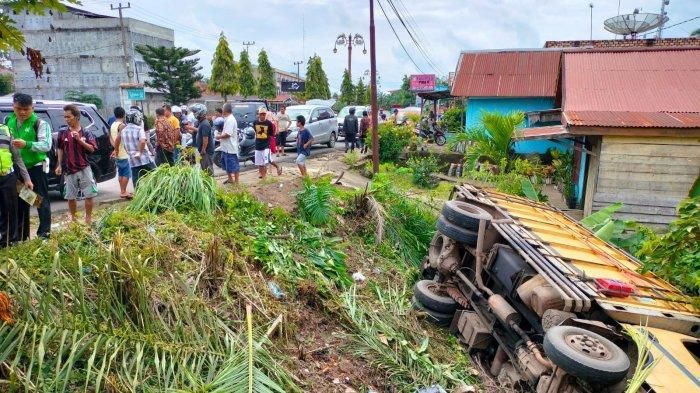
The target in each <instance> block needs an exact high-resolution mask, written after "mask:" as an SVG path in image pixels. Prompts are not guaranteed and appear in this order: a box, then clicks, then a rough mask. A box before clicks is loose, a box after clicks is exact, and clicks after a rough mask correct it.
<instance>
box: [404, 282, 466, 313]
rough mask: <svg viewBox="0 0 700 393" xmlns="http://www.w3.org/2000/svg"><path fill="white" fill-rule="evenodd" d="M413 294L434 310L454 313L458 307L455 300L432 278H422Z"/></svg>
mask: <svg viewBox="0 0 700 393" xmlns="http://www.w3.org/2000/svg"><path fill="white" fill-rule="evenodd" d="M413 296H414V297H415V298H416V300H418V302H419V303H420V304H422V305H424V306H425V307H426V308H429V309H431V310H433V311H437V312H441V313H445V314H452V313H454V312H455V310H456V309H457V302H455V301H454V299H452V298H451V297H450V295H448V294H447V292H445V291H443V290H442V286H441V285H440V284H438V283H436V282H435V281H432V280H421V281H418V282H417V283H416V285H415V286H414V287H413Z"/></svg>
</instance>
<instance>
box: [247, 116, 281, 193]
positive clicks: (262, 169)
mask: <svg viewBox="0 0 700 393" xmlns="http://www.w3.org/2000/svg"><path fill="white" fill-rule="evenodd" d="M266 117H267V109H265V107H264V106H261V107H260V109H258V119H257V120H255V121H254V122H253V129H254V130H255V165H256V166H257V167H258V172H259V173H260V178H261V179H265V177H266V176H267V166H268V165H269V164H270V138H271V137H272V127H273V125H272V122H271V121H269V120H267V119H266ZM277 171H278V172H280V170H279V169H278V170H277Z"/></svg>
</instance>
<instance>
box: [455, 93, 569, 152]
mask: <svg viewBox="0 0 700 393" xmlns="http://www.w3.org/2000/svg"><path fill="white" fill-rule="evenodd" d="M553 108H554V98H547V97H523V98H498V97H491V98H488V97H473V98H469V99H467V107H466V111H467V117H466V122H467V124H466V128H469V127H473V126H476V125H479V124H480V123H481V113H482V112H499V113H504V114H505V113H510V112H515V111H521V112H530V111H541V110H545V109H553ZM524 126H527V125H526V124H525V125H524ZM550 148H558V149H560V150H561V149H562V146H561V144H557V143H553V142H550V141H546V140H536V141H527V142H516V143H515V152H516V153H518V154H533V153H537V154H542V153H545V152H546V151H547V149H550Z"/></svg>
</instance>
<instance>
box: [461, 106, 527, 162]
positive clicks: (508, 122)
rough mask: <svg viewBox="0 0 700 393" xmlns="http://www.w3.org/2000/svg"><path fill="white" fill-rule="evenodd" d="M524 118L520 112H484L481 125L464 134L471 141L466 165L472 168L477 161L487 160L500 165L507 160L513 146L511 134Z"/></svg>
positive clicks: (512, 134) (514, 132)
mask: <svg viewBox="0 0 700 393" xmlns="http://www.w3.org/2000/svg"><path fill="white" fill-rule="evenodd" d="M524 120H525V114H524V113H522V112H511V113H508V114H501V113H497V112H484V113H483V114H482V115H481V125H480V126H478V127H475V128H471V129H469V130H467V133H466V134H467V135H466V136H465V137H466V139H468V140H469V141H470V142H471V147H470V148H469V149H467V154H466V158H467V165H468V167H469V168H474V167H475V166H476V163H477V162H478V161H483V160H488V161H491V162H492V163H493V164H496V165H502V164H503V161H504V160H505V162H506V164H507V162H508V161H509V155H510V151H511V149H512V147H513V136H515V134H516V132H517V129H518V128H519V127H521V125H522V123H523V121H524Z"/></svg>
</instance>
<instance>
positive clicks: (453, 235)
mask: <svg viewBox="0 0 700 393" xmlns="http://www.w3.org/2000/svg"><path fill="white" fill-rule="evenodd" d="M437 230H438V231H440V233H442V234H443V235H445V236H447V237H449V238H450V239H452V240H454V241H456V242H458V243H463V244H466V245H468V246H476V240H477V238H478V237H479V235H478V234H477V233H476V232H474V231H470V230H468V229H464V228H461V227H459V226H457V225H455V224H453V223H451V222H449V221H447V219H446V218H445V216H443V215H440V217H439V218H438V221H437Z"/></svg>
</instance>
